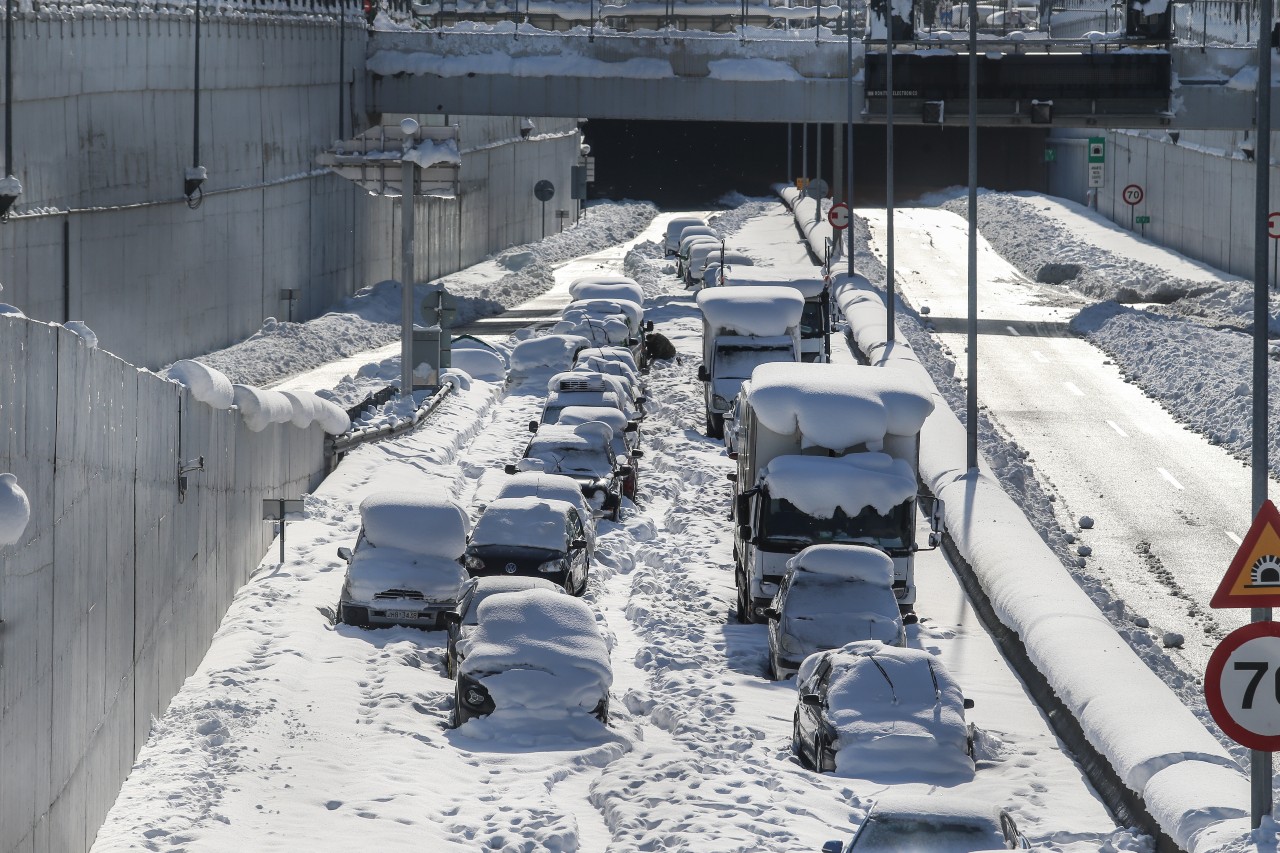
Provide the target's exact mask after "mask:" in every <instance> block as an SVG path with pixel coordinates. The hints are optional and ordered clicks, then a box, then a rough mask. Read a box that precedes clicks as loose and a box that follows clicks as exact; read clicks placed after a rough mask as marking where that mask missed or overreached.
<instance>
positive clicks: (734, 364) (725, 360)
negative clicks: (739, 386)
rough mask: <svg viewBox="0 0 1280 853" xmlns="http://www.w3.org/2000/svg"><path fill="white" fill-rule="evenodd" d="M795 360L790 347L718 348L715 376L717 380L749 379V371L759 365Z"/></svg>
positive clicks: (733, 346)
mask: <svg viewBox="0 0 1280 853" xmlns="http://www.w3.org/2000/svg"><path fill="white" fill-rule="evenodd" d="M795 360H796V356H795V353H794V352H792V350H791V348H790V347H783V346H767V347H750V346H736V345H731V346H719V347H716V362H715V364H716V370H715V376H716V378H717V379H750V378H751V371H752V370H755V369H756V367H757V366H759V365H761V364H770V363H772V362H775V361H795Z"/></svg>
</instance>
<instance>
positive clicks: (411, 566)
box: [346, 548, 467, 605]
mask: <svg viewBox="0 0 1280 853" xmlns="http://www.w3.org/2000/svg"><path fill="white" fill-rule="evenodd" d="M466 580H467V571H466V569H464V568H463V567H462V566H461V565H460V564H459V563H457V562H456V561H454V560H446V559H444V558H443V557H424V556H422V555H419V554H413V553H411V552H409V551H401V550H399V549H397V548H362V549H360V550H358V551H356V553H355V555H354V556H353V557H352V560H351V564H350V565H349V566H348V567H347V581H346V597H347V599H348V600H350V601H353V602H362V603H370V602H372V601H374V597H375V596H376V595H378V594H379V593H387V592H388V591H392V590H402V591H406V592H410V593H416V594H419V595H421V597H422V600H423V601H427V602H430V603H434V604H449V605H452V604H453V603H454V602H456V601H457V600H458V592H459V590H460V589H461V588H462V584H463V583H465V582H466ZM411 597H412V598H414V599H416V598H417V597H418V596H417V595H413V596H411ZM382 600H384V601H385V599H382Z"/></svg>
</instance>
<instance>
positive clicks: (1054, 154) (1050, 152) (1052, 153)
mask: <svg viewBox="0 0 1280 853" xmlns="http://www.w3.org/2000/svg"><path fill="white" fill-rule="evenodd" d="M1057 159H1058V149H1056V148H1046V149H1044V161H1045V162H1046V163H1052V162H1053V161H1054V160H1057Z"/></svg>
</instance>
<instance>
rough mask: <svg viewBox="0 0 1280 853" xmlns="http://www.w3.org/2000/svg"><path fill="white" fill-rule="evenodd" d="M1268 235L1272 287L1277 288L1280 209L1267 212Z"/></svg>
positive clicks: (1279, 253)
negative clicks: (1269, 240) (1269, 239)
mask: <svg viewBox="0 0 1280 853" xmlns="http://www.w3.org/2000/svg"><path fill="white" fill-rule="evenodd" d="M1267 236H1269V237H1270V238H1271V289H1272V290H1275V289H1276V267H1277V266H1280V263H1277V261H1280V257H1278V255H1280V211H1277V212H1274V213H1269V214H1267Z"/></svg>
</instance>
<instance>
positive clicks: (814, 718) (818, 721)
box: [796, 654, 831, 770]
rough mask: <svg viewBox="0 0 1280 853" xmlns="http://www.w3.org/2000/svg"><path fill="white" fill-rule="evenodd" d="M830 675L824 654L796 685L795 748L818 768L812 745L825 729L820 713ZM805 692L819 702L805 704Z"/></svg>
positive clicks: (829, 666) (827, 657) (829, 665)
mask: <svg viewBox="0 0 1280 853" xmlns="http://www.w3.org/2000/svg"><path fill="white" fill-rule="evenodd" d="M830 675H831V655H830V654H825V655H823V656H822V660H821V661H820V662H819V663H818V666H817V667H816V668H815V669H814V671H813V672H812V673H811V674H810V675H809V677H808V678H807V679H805V681H804V682H802V683H801V684H800V685H799V686H798V693H799V699H800V701H799V702H798V703H797V706H796V707H797V711H796V736H797V743H796V748H797V749H799V750H801V751H802V752H803V753H804V755H806V756H808V757H809V760H810V762H811V766H814V767H818V768H819V770H821V767H820V764H819V762H820V761H821V757H820V756H819V755H818V753H817V751H816V750H815V749H814V745H815V743H816V742H817V740H818V739H819V738H820V737H821V736H822V735H824V734H825V731H826V724H825V722H824V721H823V719H822V714H823V710H824V706H825V705H826V701H827V680H828V678H829V677H830ZM806 694H812V695H815V696H818V697H819V698H820V700H821V701H820V704H818V705H810V704H806V703H805V702H804V701H803V698H804V696H805V695H806Z"/></svg>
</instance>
